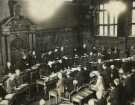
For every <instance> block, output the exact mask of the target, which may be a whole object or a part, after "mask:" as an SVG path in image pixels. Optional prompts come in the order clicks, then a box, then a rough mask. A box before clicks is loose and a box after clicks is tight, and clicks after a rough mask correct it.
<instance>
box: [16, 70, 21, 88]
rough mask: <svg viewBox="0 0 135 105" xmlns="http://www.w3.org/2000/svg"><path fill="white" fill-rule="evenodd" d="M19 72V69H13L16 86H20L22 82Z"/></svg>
mask: <svg viewBox="0 0 135 105" xmlns="http://www.w3.org/2000/svg"><path fill="white" fill-rule="evenodd" d="M20 74H21V71H20V70H19V69H16V70H15V84H16V87H18V86H20V85H21V84H22V83H23V81H22V78H21V75H20Z"/></svg>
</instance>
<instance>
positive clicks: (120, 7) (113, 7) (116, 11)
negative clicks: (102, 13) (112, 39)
mask: <svg viewBox="0 0 135 105" xmlns="http://www.w3.org/2000/svg"><path fill="white" fill-rule="evenodd" d="M126 8H127V7H126V4H125V3H124V2H122V1H119V0H111V1H109V2H108V3H107V4H105V10H106V11H108V13H109V14H110V15H111V16H114V17H118V16H119V15H120V14H121V13H123V12H124V11H126Z"/></svg>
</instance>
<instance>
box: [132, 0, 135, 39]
mask: <svg viewBox="0 0 135 105" xmlns="http://www.w3.org/2000/svg"><path fill="white" fill-rule="evenodd" d="M131 37H135V0H133V2H132V30H131Z"/></svg>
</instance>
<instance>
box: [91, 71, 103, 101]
mask: <svg viewBox="0 0 135 105" xmlns="http://www.w3.org/2000/svg"><path fill="white" fill-rule="evenodd" d="M94 76H95V77H96V83H95V84H91V89H92V90H94V91H95V92H96V98H97V99H98V100H100V99H102V97H103V94H104V83H103V78H102V76H101V75H100V73H99V72H98V71H93V72H92V73H91V74H90V77H94Z"/></svg>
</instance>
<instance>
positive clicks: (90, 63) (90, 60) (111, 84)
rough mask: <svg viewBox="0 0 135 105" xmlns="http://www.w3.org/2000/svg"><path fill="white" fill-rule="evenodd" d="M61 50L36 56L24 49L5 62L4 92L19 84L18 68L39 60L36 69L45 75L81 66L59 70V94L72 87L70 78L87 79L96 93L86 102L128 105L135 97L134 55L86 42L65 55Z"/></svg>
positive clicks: (22, 69)
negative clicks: (18, 56)
mask: <svg viewBox="0 0 135 105" xmlns="http://www.w3.org/2000/svg"><path fill="white" fill-rule="evenodd" d="M64 50H65V49H64V47H63V46H62V47H59V48H56V49H54V50H51V51H48V52H46V53H42V54H41V55H40V57H39V56H38V57H37V55H36V52H35V51H31V53H29V54H25V53H23V54H22V59H21V60H20V61H18V63H16V64H12V63H11V62H7V64H6V68H5V74H8V79H6V83H7V84H6V87H7V88H5V89H6V90H5V91H6V92H5V93H4V94H6V93H11V92H12V91H13V90H14V89H15V88H17V87H18V86H19V85H20V84H22V83H21V82H22V81H19V80H20V79H18V78H19V77H20V73H21V72H23V71H24V70H25V69H28V68H30V67H31V66H33V65H35V64H37V63H39V64H40V71H39V73H40V74H42V75H45V76H49V75H50V74H52V73H57V72H59V71H62V70H65V69H71V68H73V67H79V68H80V69H78V71H76V72H74V73H72V74H70V75H69V74H67V75H66V76H62V74H59V76H58V78H59V80H58V82H57V85H56V86H57V87H58V94H59V95H61V94H63V93H64V87H66V89H67V90H70V91H71V90H73V89H72V88H71V87H72V86H71V85H73V82H70V81H74V80H75V81H76V82H75V83H76V84H77V86H78V87H81V86H83V85H84V84H88V83H90V88H91V90H93V91H94V92H95V97H93V98H91V99H89V101H88V104H89V105H130V103H131V102H133V101H134V97H135V92H134V88H135V85H134V80H135V58H134V56H132V57H128V58H120V49H118V48H116V47H115V48H105V47H101V48H97V47H95V46H94V47H92V48H91V49H90V50H88V49H87V46H86V44H84V45H83V47H82V48H81V49H77V48H74V49H73V54H72V55H70V56H68V55H64ZM132 55H134V54H132ZM39 59H40V60H39ZM67 84H68V85H67ZM73 87H74V86H73ZM2 95H3V94H2Z"/></svg>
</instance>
